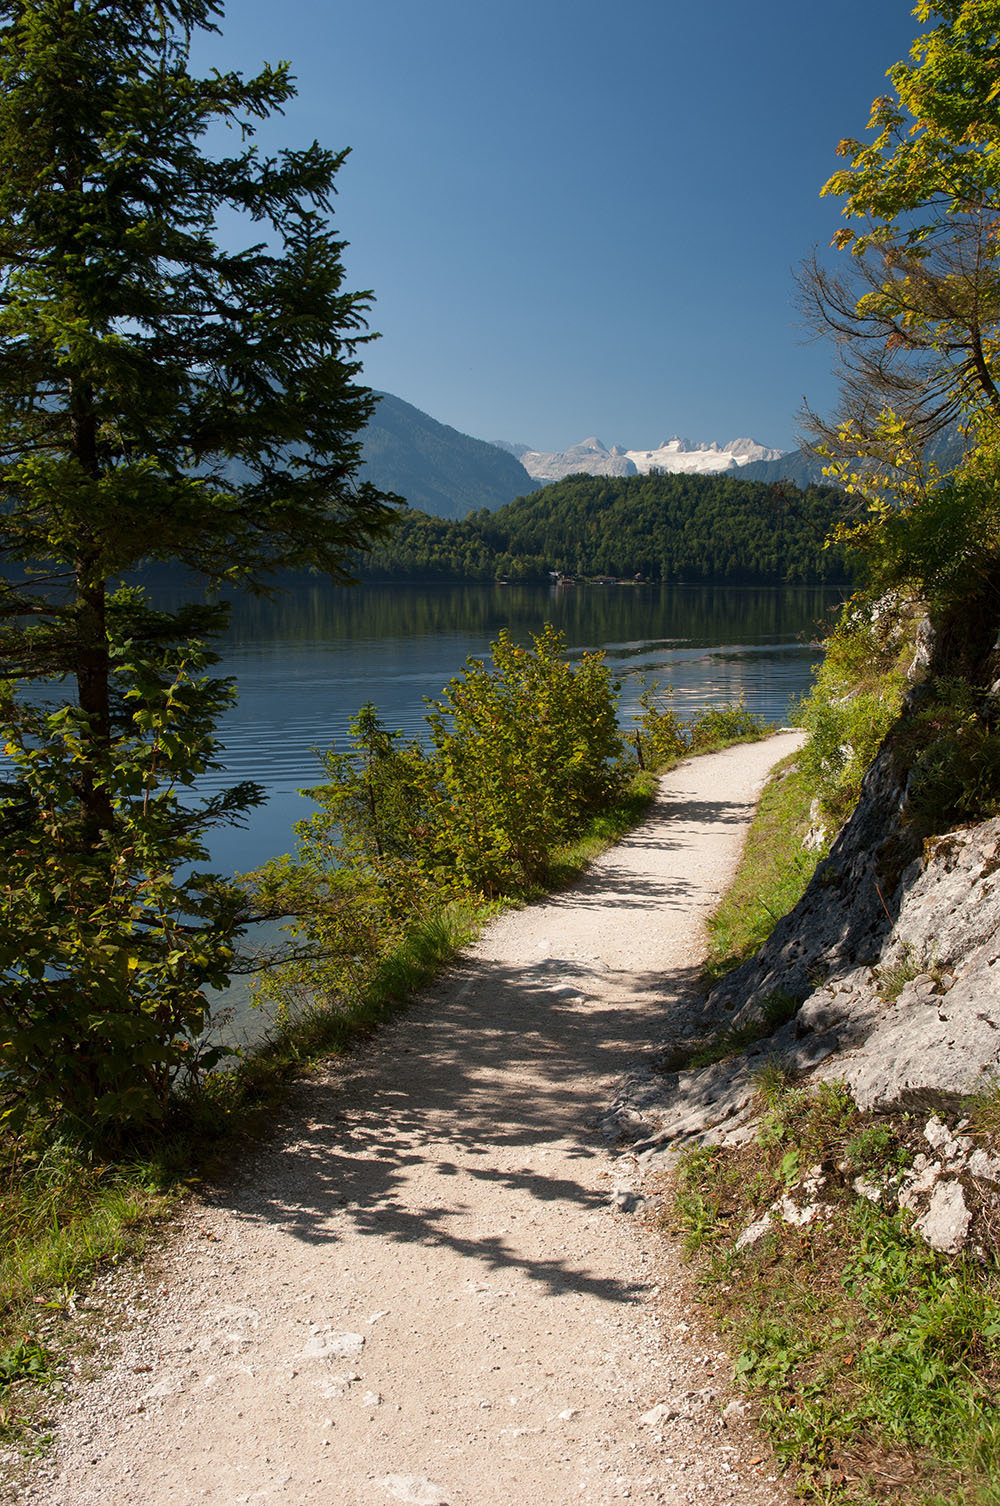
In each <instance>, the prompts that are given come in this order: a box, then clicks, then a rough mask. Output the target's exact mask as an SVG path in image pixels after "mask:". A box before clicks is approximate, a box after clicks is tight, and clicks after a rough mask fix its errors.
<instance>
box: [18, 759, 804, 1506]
mask: <svg viewBox="0 0 1000 1506" xmlns="http://www.w3.org/2000/svg"><path fill="white" fill-rule="evenodd" d="M796 744H797V734H781V735H779V736H778V737H776V738H774V739H773V740H771V741H769V742H767V743H763V744H760V743H759V744H752V745H749V746H743V747H739V748H733V749H730V750H728V751H726V752H723V753H719V754H714V755H712V756H710V757H705V758H700V759H695V760H691V761H690V762H688V763H686V764H683V765H681V766H680V767H679V768H677V769H675V770H673V771H672V772H671V773H670V774H669V775H667V776H666V777H665V778H664V780H663V781H662V785H661V791H660V795H659V798H658V801H657V803H656V805H655V808H654V809H653V811H652V813H651V814H650V816H649V817H648V819H647V820H646V821H645V822H644V824H643V825H642V827H641V828H639V829H638V830H637V831H635V832H634V833H632V834H631V835H630V836H629V837H627V838H626V839H625V841H623V842H622V843H621V844H620V845H619V846H617V847H615V848H614V849H612V850H611V851H609V852H607V853H606V854H605V855H604V856H603V857H602V858H600V859H598V861H597V862H595V863H594V864H593V865H592V867H591V868H590V869H589V870H588V872H587V874H586V875H585V876H584V878H583V879H582V881H581V882H580V883H579V884H578V885H577V886H576V887H575V888H574V889H573V890H571V891H568V892H565V893H563V894H560V895H557V896H555V897H554V898H551V899H549V900H547V901H545V902H543V903H540V904H537V905H533V906H531V907H529V908H527V909H524V910H520V911H517V912H511V913H508V914H507V915H505V916H503V917H502V918H501V919H500V920H498V921H497V922H496V923H495V924H494V925H493V926H492V927H491V928H490V929H489V931H488V933H487V934H485V935H484V937H483V939H482V940H481V941H480V943H479V944H478V945H477V946H476V947H475V948H474V949H473V950H472V951H471V952H470V953H469V954H468V955H467V956H466V957H465V958H464V959H463V960H462V962H461V964H460V965H459V966H457V967H456V968H454V969H453V970H452V971H451V972H449V974H448V975H447V976H446V977H445V978H444V979H442V980H441V982H440V983H439V984H438V985H437V986H435V987H434V988H432V989H430V990H428V992H427V993H426V994H425V995H423V996H422V997H421V999H420V1000H419V1001H418V1002H417V1003H416V1004H415V1005H414V1007H413V1008H412V1009H411V1010H410V1011H409V1012H408V1013H407V1015H406V1016H405V1018H402V1019H400V1020H399V1021H398V1022H397V1023H396V1024H394V1025H393V1026H392V1027H390V1028H388V1029H386V1030H385V1031H384V1032H383V1033H382V1034H381V1035H380V1036H379V1038H378V1039H377V1041H375V1042H374V1043H373V1044H372V1045H370V1046H369V1047H368V1048H366V1049H364V1050H362V1051H360V1052H359V1053H358V1054H357V1055H356V1056H354V1057H353V1058H351V1059H350V1060H349V1061H347V1062H346V1063H341V1064H338V1065H336V1066H334V1067H332V1068H331V1069H330V1071H329V1073H328V1074H326V1075H324V1076H322V1077H320V1078H317V1079H314V1080H312V1081H309V1082H305V1083H302V1084H299V1085H298V1086H297V1087H296V1088H295V1090H294V1093H293V1095H292V1097H291V1099H290V1100H289V1102H288V1103H287V1104H286V1107H285V1111H284V1114H283V1118H282V1122H281V1123H280V1124H279V1125H278V1126H277V1127H276V1130H275V1134H274V1136H273V1138H272V1139H271V1140H270V1141H269V1143H268V1145H267V1146H266V1147H265V1148H264V1149H263V1150H262V1151H261V1152H260V1153H259V1154H257V1155H255V1157H254V1158H253V1160H252V1161H251V1162H249V1163H248V1164H245V1165H242V1166H240V1167H239V1168H238V1169H236V1170H235V1171H234V1174H233V1178H232V1180H231V1182H230V1183H229V1185H227V1186H224V1187H222V1188H220V1189H219V1190H218V1192H217V1195H215V1196H212V1197H209V1198H207V1199H204V1200H200V1201H199V1202H197V1203H196V1204H195V1205H193V1206H191V1207H189V1208H188V1209H187V1210H186V1212H185V1213H184V1215H183V1216H182V1218H181V1219H180V1221H179V1223H178V1225H177V1227H176V1229H175V1230H174V1231H173V1233H172V1235H171V1237H170V1239H169V1240H168V1242H167V1245H166V1247H165V1249H164V1250H163V1251H162V1253H161V1254H160V1256H158V1257H157V1258H156V1259H155V1260H154V1261H153V1262H152V1263H151V1265H150V1266H149V1267H148V1268H147V1269H145V1270H144V1271H143V1272H141V1273H138V1274H137V1273H134V1272H133V1273H131V1274H116V1275H114V1276H112V1277H111V1278H109V1279H108V1280H107V1281H106V1282H105V1283H103V1284H102V1286H101V1287H100V1288H99V1289H98V1292H97V1294H96V1297H95V1298H94V1301H93V1303H92V1305H95V1306H96V1305H99V1304H100V1303H101V1302H102V1301H103V1303H104V1311H105V1312H107V1313H109V1314H112V1313H113V1314H114V1315H115V1318H116V1326H114V1327H112V1328H109V1332H108V1334H107V1335H106V1336H105V1339H104V1341H103V1344H104V1352H103V1358H104V1359H105V1360H106V1362H107V1363H106V1365H105V1366H103V1367H102V1370H101V1373H100V1374H99V1376H98V1378H97V1379H95V1380H87V1381H83V1380H81V1381H80V1383H79V1384H78V1385H77V1386H76V1387H75V1388H74V1391H73V1393H72V1395H71V1397H70V1399H69V1401H68V1402H67V1404H66V1405H65V1407H64V1408H63V1409H61V1411H60V1422H59V1430H58V1435H57V1440H56V1446H55V1449H54V1451H53V1453H52V1455H51V1456H50V1457H49V1458H48V1459H47V1460H46V1461H44V1462H43V1463H42V1464H41V1465H40V1466H39V1468H38V1472H37V1473H36V1475H35V1476H34V1479H33V1480H32V1482H31V1483H30V1484H29V1485H28V1486H27V1487H26V1488H24V1489H23V1490H22V1492H21V1495H22V1498H23V1499H24V1500H26V1501H31V1502H32V1503H33V1506H193V1503H201V1502H206V1501H207V1502H211V1503H213V1506H236V1503H254V1506H258V1503H261V1506H263V1503H272V1502H273V1503H288V1506H392V1503H393V1502H409V1503H413V1506H444V1503H450V1506H522V1503H529V1506H567V1503H569V1502H583V1503H590V1506H603V1503H609V1502H616V1501H620V1500H629V1501H631V1502H633V1503H636V1506H652V1503H654V1502H661V1503H671V1506H673V1503H679V1502H685V1503H686V1502H699V1503H703V1506H723V1503H729V1502H733V1503H738V1506H752V1503H774V1502H779V1501H785V1500H786V1499H787V1496H786V1492H785V1489H784V1486H783V1485H782V1484H781V1482H780V1481H778V1480H776V1479H775V1471H774V1470H773V1468H772V1467H771V1466H770V1465H769V1463H768V1461H767V1460H766V1458H765V1459H762V1458H761V1455H762V1454H763V1453H764V1450H763V1449H762V1448H761V1447H760V1446H759V1445H758V1444H756V1443H755V1441H754V1439H753V1437H752V1435H750V1434H748V1432H747V1430H746V1429H745V1427H744V1426H743V1425H742V1424H741V1423H740V1421H739V1420H738V1419H737V1418H735V1417H734V1416H733V1414H734V1412H735V1411H737V1410H738V1404H737V1407H736V1408H733V1407H730V1410H729V1414H728V1416H727V1417H725V1418H724V1417H723V1416H721V1409H722V1407H723V1405H724V1404H725V1401H726V1397H725V1394H724V1391H725V1381H726V1377H727V1376H728V1374H729V1366H728V1363H727V1361H726V1359H725V1357H724V1355H723V1354H722V1353H721V1351H720V1350H719V1349H718V1346H717V1343H716V1342H715V1341H712V1340H706V1338H705V1336H704V1333H703V1332H702V1334H701V1336H700V1338H699V1337H698V1336H697V1333H696V1330H695V1328H694V1326H693V1325H692V1326H691V1327H690V1328H689V1325H688V1320H687V1318H686V1317H685V1313H684V1309H683V1307H682V1306H681V1304H680V1299H679V1298H678V1297H677V1296H676V1294H674V1292H673V1287H674V1285H675V1278H674V1275H673V1272H672V1262H675V1261H676V1256H675V1254H674V1253H673V1251H672V1249H671V1246H670V1244H669V1243H668V1242H665V1241H664V1240H663V1239H662V1238H661V1237H659V1236H658V1235H657V1234H656V1233H655V1231H654V1230H652V1229H651V1228H650V1227H648V1226H647V1225H646V1224H644V1223H643V1222H642V1221H641V1220H639V1219H636V1218H634V1217H631V1216H630V1215H629V1214H628V1213H626V1212H623V1211H622V1205H623V1204H625V1205H627V1203H628V1197H627V1194H626V1193H623V1192H622V1190H621V1188H620V1187H619V1185H618V1183H617V1175H618V1169H619V1163H616V1159H615V1156H614V1154H613V1152H612V1151H610V1150H609V1149H608V1148H606V1147H605V1146H604V1145H603V1144H602V1143H601V1141H600V1140H599V1138H598V1137H597V1135H596V1134H595V1132H594V1130H593V1129H592V1128H590V1127H589V1126H590V1125H592V1124H593V1122H594V1121H595V1120H596V1119H597V1118H599V1116H600V1114H601V1111H602V1110H603V1109H605V1108H606V1107H607V1105H608V1103H609V1102H610V1100H611V1097H612V1095H613V1090H614V1084H615V1082H616V1079H617V1078H618V1077H619V1076H620V1074H621V1073H622V1072H623V1071H624V1070H625V1069H626V1068H627V1067H628V1066H629V1064H630V1062H631V1061H633V1060H634V1059H635V1057H636V1055H637V1054H638V1053H639V1052H640V1051H641V1050H642V1047H643V1046H644V1044H646V1043H647V1042H648V1041H649V1040H650V1039H655V1038H656V1037H657V1035H662V1034H663V1033H664V1032H663V1030H662V1029H661V1028H660V1027H661V1026H662V1022H663V1021H664V1019H669V1016H670V1011H671V1001H672V1000H673V999H675V998H676V997H677V995H678V990H682V989H683V986H684V984H685V983H687V982H688V981H689V980H690V978H691V976H692V974H693V972H694V971H695V970H696V967H697V963H698V961H699V958H700V955H701V946H702V931H701V918H702V917H703V915H704V914H705V913H706V911H708V910H709V909H711V907H712V906H713V904H714V903H715V901H716V900H717V898H718V896H719V894H720V892H721V891H722V889H723V888H724V887H725V884H726V882H727V880H728V877H729V875H730V874H731V871H732V868H733V866H734V864H735V861H736V858H737V855H738V851H739V848H740V844H741V841H742V837H743V834H744V828H745V823H746V819H747V816H748V814H749V811H750V808H751V805H752V802H753V800H754V799H755V797H756V795H757V793H758V791H759V789H760V786H761V784H762V782H763V779H764V777H765V775H766V772H767V770H768V769H769V768H770V766H771V765H772V764H774V763H775V762H776V760H777V759H778V758H780V757H782V756H784V754H785V753H787V752H788V751H789V750H790V749H791V748H792V747H794V746H796ZM621 1164H624V1163H621ZM616 1194H617V1196H616ZM123 1313H124V1314H125V1320H126V1321H125V1328H124V1331H123V1330H122V1329H121V1327H120V1324H118V1322H117V1320H119V1319H120V1318H121V1315H122V1314H123Z"/></svg>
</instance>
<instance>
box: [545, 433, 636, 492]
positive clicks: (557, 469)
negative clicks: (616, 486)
mask: <svg viewBox="0 0 1000 1506" xmlns="http://www.w3.org/2000/svg"><path fill="white" fill-rule="evenodd" d="M518 448H520V446H519V447H518ZM517 458H518V459H519V460H520V462H521V464H522V465H523V466H524V469H525V470H526V471H527V473H528V475H529V476H533V477H534V478H535V480H536V481H560V480H561V479H562V478H563V476H575V475H577V474H578V473H579V474H582V475H586V476H634V475H635V473H636V469H637V467H636V466H635V465H634V464H633V462H632V461H631V460H630V459H629V458H628V457H627V456H626V454H625V451H624V450H623V449H622V448H621V446H620V445H615V446H614V448H613V449H611V450H609V449H607V448H606V446H605V445H603V444H601V441H600V440H599V439H598V438H597V437H596V436H595V435H593V434H592V435H591V436H590V438H589V439H584V440H581V442H580V443H579V444H575V445H571V446H570V448H569V449H568V450H556V451H554V452H552V453H551V454H548V453H546V452H545V451H544V450H524V451H522V453H521V454H520V455H519V456H518V457H517Z"/></svg>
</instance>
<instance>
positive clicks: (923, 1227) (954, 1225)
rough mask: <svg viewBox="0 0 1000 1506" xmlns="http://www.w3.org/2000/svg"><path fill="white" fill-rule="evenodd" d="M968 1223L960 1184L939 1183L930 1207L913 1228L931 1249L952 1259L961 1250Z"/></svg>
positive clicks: (967, 1213) (968, 1214)
mask: <svg viewBox="0 0 1000 1506" xmlns="http://www.w3.org/2000/svg"><path fill="white" fill-rule="evenodd" d="M971 1222H972V1214H971V1213H970V1212H969V1210H968V1208H967V1207H966V1205H965V1194H964V1193H963V1191H962V1184H961V1182H951V1181H948V1182H938V1184H937V1186H936V1187H935V1188H934V1191H933V1192H932V1193H931V1202H930V1207H929V1208H928V1209H927V1212H926V1213H925V1214H924V1215H923V1217H922V1218H918V1219H917V1221H916V1223H915V1224H914V1228H915V1229H916V1230H917V1232H918V1233H919V1234H920V1235H921V1236H922V1237H923V1238H924V1239H925V1240H926V1241H927V1243H928V1244H929V1245H930V1246H931V1248H932V1249H934V1250H941V1251H942V1252H943V1253H945V1254H948V1255H954V1254H957V1252H958V1251H959V1250H961V1249H962V1247H963V1246H964V1244H965V1241H966V1238H967V1237H968V1233H969V1225H970V1223H971Z"/></svg>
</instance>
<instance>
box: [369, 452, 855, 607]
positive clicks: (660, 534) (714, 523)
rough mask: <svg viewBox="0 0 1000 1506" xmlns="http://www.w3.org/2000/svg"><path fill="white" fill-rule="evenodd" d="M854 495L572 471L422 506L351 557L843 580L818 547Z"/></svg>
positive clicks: (835, 554) (469, 568)
mask: <svg viewBox="0 0 1000 1506" xmlns="http://www.w3.org/2000/svg"><path fill="white" fill-rule="evenodd" d="M849 506H850V502H849V499H848V498H847V497H846V496H845V494H844V493H843V492H842V491H840V490H837V489H836V488H833V487H809V488H808V489H807V490H805V491H798V490H797V489H795V488H794V487H786V488H782V489H779V488H776V487H768V486H765V485H764V484H763V483H761V482H751V481H744V480H742V479H741V478H739V477H734V476H729V475H724V476H691V475H659V474H656V475H648V476H567V477H565V478H564V479H563V480H562V481H557V482H555V483H554V484H553V485H551V486H547V487H545V488H543V489H542V490H541V491H539V492H535V493H533V494H532V495H531V496H528V497H519V498H517V500H516V501H514V502H511V503H509V504H508V505H507V506H506V507H501V508H499V509H498V510H497V511H496V512H492V513H491V512H487V511H481V512H477V513H473V514H471V515H470V516H469V517H468V518H466V519H465V520H464V522H448V521H446V520H444V519H442V518H431V517H428V516H426V515H425V514H423V513H420V512H410V513H409V514H408V515H404V516H403V517H401V518H400V519H399V522H398V524H397V526H396V527H395V529H394V531H393V533H392V536H391V537H390V538H389V539H387V540H385V541H383V542H381V543H380V544H378V545H377V546H376V547H375V548H374V549H373V550H372V551H371V552H370V553H368V554H366V555H364V556H357V557H356V562H355V568H356V569H357V571H358V573H359V574H360V575H361V576H362V577H363V578H365V579H367V580H399V581H414V580H425V581H450V580H456V581H459V580H464V581H470V580H471V581H488V580H496V579H498V578H505V579H508V580H544V579H547V578H548V575H549V573H550V572H551V571H554V570H555V571H560V572H562V573H564V574H566V575H573V576H594V575H610V576H615V577H619V578H621V577H625V578H632V577H634V576H637V575H639V576H642V577H643V578H644V579H646V580H662V581H734V582H744V583H757V584H779V583H782V582H786V581H787V582H793V583H796V584H798V583H812V582H820V581H842V580H844V579H846V577H847V571H846V568H845V565H844V558H843V555H842V553H841V552H840V551H838V550H836V549H829V548H824V547H823V540H824V538H825V537H826V535H827V534H828V533H829V531H830V529H831V527H832V526H833V525H834V524H835V523H836V522H837V521H838V520H840V519H842V518H843V517H844V515H845V512H846V510H847V509H848V507H849Z"/></svg>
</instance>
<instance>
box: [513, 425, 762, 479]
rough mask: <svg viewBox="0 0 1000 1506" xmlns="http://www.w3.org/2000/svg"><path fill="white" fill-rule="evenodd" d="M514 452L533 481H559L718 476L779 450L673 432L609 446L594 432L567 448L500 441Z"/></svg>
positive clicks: (749, 442)
mask: <svg viewBox="0 0 1000 1506" xmlns="http://www.w3.org/2000/svg"><path fill="white" fill-rule="evenodd" d="M501 447H502V448H503V449H506V450H509V451H510V453H512V454H516V455H517V458H518V459H519V460H520V462H521V464H522V465H523V466H524V469H525V470H526V471H527V472H528V475H529V476H531V477H533V478H534V479H535V480H536V481H561V480H562V478H563V476H575V475H586V476H635V475H647V474H648V473H649V472H650V471H671V472H678V471H687V472H691V473H694V474H696V475H703V476H704V475H717V474H718V473H720V472H722V471H736V470H739V468H740V466H743V465H749V464H750V462H751V461H754V460H778V459H780V457H781V456H782V455H783V454H784V453H785V452H784V450H774V449H770V448H769V447H768V446H767V445H763V444H758V443H757V441H756V440H755V439H747V438H742V439H731V440H730V441H729V443H728V444H724V445H721V446H720V445H717V444H715V443H714V442H712V443H703V444H692V443H691V441H690V440H689V439H681V438H679V437H678V436H677V435H676V434H674V435H673V436H672V437H671V438H670V439H665V440H664V441H663V443H662V444H661V445H658V446H657V447H656V448H655V449H652V450H626V449H624V448H623V447H622V446H621V445H617V444H616V445H612V447H611V448H610V449H609V448H608V447H607V445H605V444H602V443H601V441H600V440H599V439H598V438H597V436H596V435H594V434H592V435H590V437H589V438H587V439H584V440H581V441H580V443H579V444H575V445H571V446H570V448H569V449H568V450H553V451H547V450H530V449H527V448H526V447H525V446H524V445H513V444H504V443H502V444H501Z"/></svg>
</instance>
